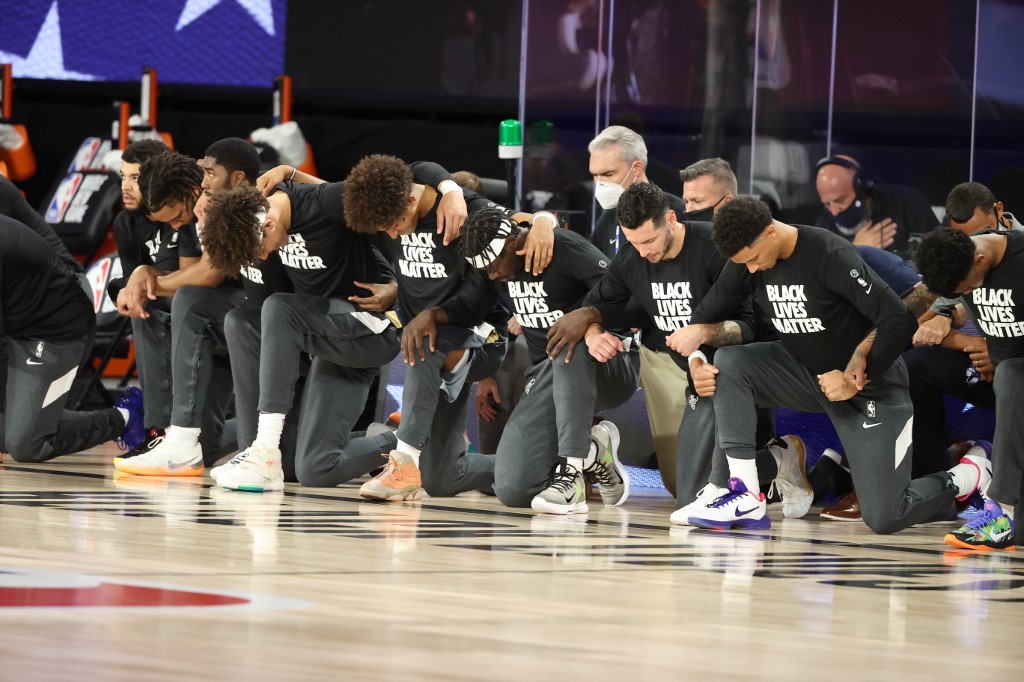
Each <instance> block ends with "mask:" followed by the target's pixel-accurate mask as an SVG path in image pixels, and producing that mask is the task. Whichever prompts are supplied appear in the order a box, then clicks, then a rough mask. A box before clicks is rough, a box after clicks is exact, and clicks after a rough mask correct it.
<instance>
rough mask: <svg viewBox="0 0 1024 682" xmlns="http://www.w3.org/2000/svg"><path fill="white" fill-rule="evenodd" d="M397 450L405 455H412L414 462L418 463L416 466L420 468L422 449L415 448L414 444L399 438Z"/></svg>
mask: <svg viewBox="0 0 1024 682" xmlns="http://www.w3.org/2000/svg"><path fill="white" fill-rule="evenodd" d="M395 449H396V450H398V451H399V452H401V453H402V454H404V455H409V456H410V457H412V463H413V464H415V465H416V468H417V469H419V468H420V449H419V448H414V447H413V446H411V445H409V444H408V443H406V442H405V441H404V440H402V439H401V438H399V439H398V445H397V446H396V447H395Z"/></svg>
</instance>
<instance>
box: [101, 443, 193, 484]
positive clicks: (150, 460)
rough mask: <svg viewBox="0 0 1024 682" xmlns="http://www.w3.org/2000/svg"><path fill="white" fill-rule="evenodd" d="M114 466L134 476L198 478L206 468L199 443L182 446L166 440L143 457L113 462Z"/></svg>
mask: <svg viewBox="0 0 1024 682" xmlns="http://www.w3.org/2000/svg"><path fill="white" fill-rule="evenodd" d="M114 466H115V467H116V468H117V470H118V471H120V472H123V473H126V474H135V475H136V476H199V475H201V474H202V473H203V470H204V469H205V468H206V467H205V466H204V465H203V448H202V447H201V446H200V445H199V443H196V444H195V445H184V444H182V443H178V442H175V441H173V440H166V439H164V440H163V441H161V442H160V444H159V445H157V446H156V447H154V448H153V449H152V450H150V451H149V452H147V453H145V454H143V455H139V456H138V457H130V458H127V459H122V460H120V461H115V462H114Z"/></svg>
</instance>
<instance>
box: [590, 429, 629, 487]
mask: <svg viewBox="0 0 1024 682" xmlns="http://www.w3.org/2000/svg"><path fill="white" fill-rule="evenodd" d="M590 437H591V438H593V439H594V443H595V444H596V445H597V457H595V458H594V462H593V464H590V465H589V466H587V467H586V468H585V469H584V470H583V473H584V474H594V476H595V477H596V478H597V483H598V486H599V487H598V489H597V490H598V492H600V493H601V499H602V500H604V504H605V506H606V507H617V506H619V505H620V504H622V503H623V502H625V501H626V499H627V498H628V497H629V472H628V471H626V467H624V466H622V463H621V462H620V461H619V441H620V439H619V427H617V426H615V424H613V423H612V422H610V421H603V422H601V423H600V424H597V425H596V426H594V427H593V428H592V429H590Z"/></svg>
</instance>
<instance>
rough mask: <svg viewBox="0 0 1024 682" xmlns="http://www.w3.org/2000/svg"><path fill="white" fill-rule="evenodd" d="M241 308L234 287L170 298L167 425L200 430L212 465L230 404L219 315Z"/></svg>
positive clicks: (188, 291)
mask: <svg viewBox="0 0 1024 682" xmlns="http://www.w3.org/2000/svg"><path fill="white" fill-rule="evenodd" d="M244 304H245V292H244V291H243V290H242V289H237V288H234V287H217V288H210V287H182V288H181V289H179V290H178V292H177V293H176V294H175V295H174V298H173V299H171V358H172V362H171V371H172V377H173V380H172V382H171V383H172V386H171V391H172V396H173V407H172V410H171V421H170V423H171V424H174V425H175V426H183V427H188V428H200V429H201V432H200V436H199V443H200V445H202V447H203V458H204V459H206V460H207V462H206V463H207V464H212V463H213V461H212V460H214V459H215V458H216V454H215V453H216V450H217V448H218V447H220V444H221V436H222V435H223V433H224V418H225V416H226V415H227V411H228V408H229V406H230V405H231V395H232V386H233V385H232V381H231V363H230V361H229V360H228V354H227V340H226V339H225V338H224V316H225V315H227V313H228V311H230V310H234V309H235V308H237V307H239V306H241V305H244Z"/></svg>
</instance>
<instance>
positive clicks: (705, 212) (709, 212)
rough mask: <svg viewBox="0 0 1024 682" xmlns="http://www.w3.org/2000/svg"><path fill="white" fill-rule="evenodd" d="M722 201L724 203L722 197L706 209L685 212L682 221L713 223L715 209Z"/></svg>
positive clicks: (723, 197)
mask: <svg viewBox="0 0 1024 682" xmlns="http://www.w3.org/2000/svg"><path fill="white" fill-rule="evenodd" d="M723 201H725V196H724V195H723V196H722V198H721V199H719V200H718V201H716V202H715V203H714V204H713V205H711V206H708V207H707V208H698V209H697V210H696V211H687V212H686V213H684V214H683V220H693V221H699V222H705V223H713V222H714V221H715V209H716V208H718V205H719V204H720V203H722V202H723Z"/></svg>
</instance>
